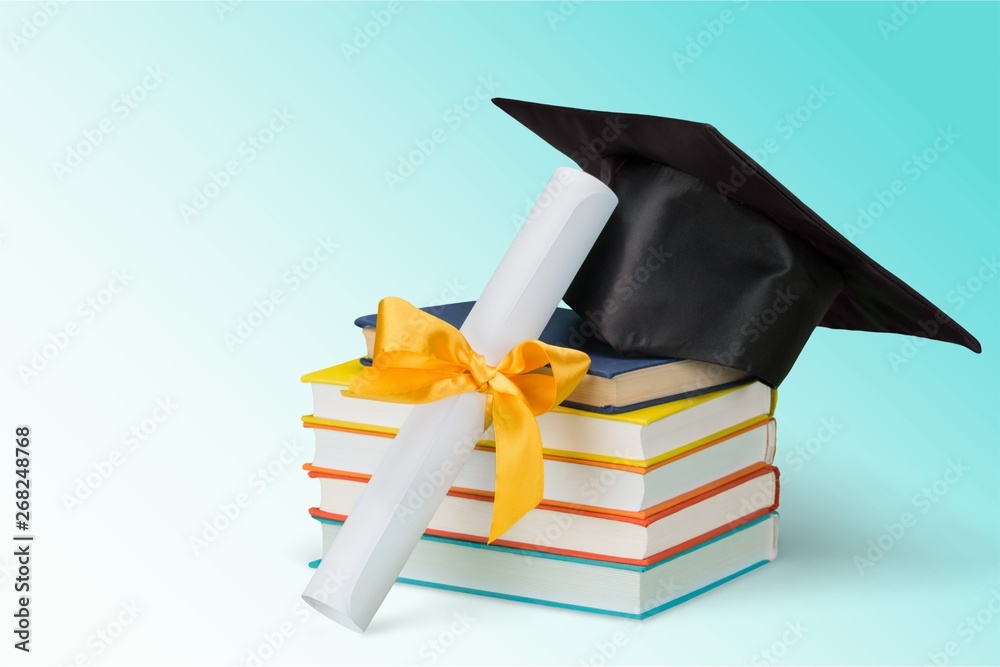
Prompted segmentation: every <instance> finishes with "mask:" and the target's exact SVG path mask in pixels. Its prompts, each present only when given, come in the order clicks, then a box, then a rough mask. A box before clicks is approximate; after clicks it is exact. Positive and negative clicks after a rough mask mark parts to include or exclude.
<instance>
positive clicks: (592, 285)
mask: <svg viewBox="0 0 1000 667" xmlns="http://www.w3.org/2000/svg"><path fill="white" fill-rule="evenodd" d="M494 103H495V104H496V105H497V106H498V107H500V108H501V109H503V110H504V111H505V112H507V113H508V114H510V115H511V116H512V117H513V118H515V119H516V120H518V121H519V122H521V123H522V124H523V125H525V126H526V127H527V128H528V129H530V130H531V131H533V132H535V133H536V134H537V135H538V136H540V137H541V138H542V139H544V140H545V141H547V142H548V143H549V144H551V145H552V146H553V147H555V148H556V149H558V150H560V151H562V152H563V153H565V154H566V155H568V156H569V157H570V158H571V159H573V160H574V161H575V162H576V163H577V164H578V165H579V166H580V168H581V169H583V170H584V171H586V172H588V173H590V174H591V175H593V176H596V177H597V178H600V179H601V180H602V181H604V182H605V183H606V184H607V185H608V186H609V187H610V188H611V189H612V190H613V191H614V192H615V194H616V195H618V198H619V204H618V208H616V209H615V212H614V213H613V214H612V216H611V219H610V221H609V222H608V225H607V227H606V228H605V230H604V232H603V233H602V234H601V236H600V237H599V238H598V240H597V243H596V244H595V245H594V248H593V250H592V251H591V253H590V255H589V256H588V257H587V260H586V261H585V262H584V264H583V266H582V268H581V269H580V271H579V273H578V274H577V276H576V278H575V279H574V281H573V284H572V285H571V286H570V288H569V290H568V291H567V293H566V297H565V301H566V303H567V304H569V305H570V306H571V307H572V308H573V309H574V310H575V311H576V312H577V313H578V314H579V315H580V316H581V317H583V318H584V320H588V321H589V322H591V324H592V325H593V327H594V329H595V331H596V334H597V335H598V336H599V337H600V338H602V339H603V340H605V341H606V342H608V343H610V344H611V346H612V347H614V349H615V350H616V351H618V352H619V353H621V354H625V355H629V354H632V355H650V356H664V357H680V358H686V359H698V360H701V361H707V362H711V363H716V364H720V365H723V366H731V367H734V368H738V369H741V370H744V371H746V372H748V373H750V374H751V375H754V376H756V377H758V378H759V379H761V380H762V381H764V382H765V383H767V384H768V385H770V386H777V385H778V384H780V382H781V381H782V380H783V379H784V377H785V375H787V374H788V371H789V370H790V369H791V367H792V364H793V363H794V362H795V359H796V358H797V357H798V355H799V352H800V351H801V350H802V347H803V346H804V345H805V342H806V340H808V338H809V335H810V334H811V333H812V331H813V329H814V328H815V327H816V326H824V327H829V328H833V329H853V330H859V331H875V332H887V333H902V334H908V335H919V336H925V337H928V338H933V339H937V340H942V341H948V342H951V343H957V344H959V345H964V346H965V347H967V348H969V349H970V350H973V351H975V352H979V351H981V347H980V345H979V342H978V341H977V340H976V339H975V338H974V337H973V336H972V335H971V334H970V333H969V332H967V331H966V330H965V329H963V328H962V327H961V326H960V325H959V324H958V323H956V322H955V321H954V320H952V319H951V318H950V317H948V316H947V315H945V314H944V312H942V311H941V310H940V309H939V308H937V307H935V306H934V305H933V304H932V303H930V302H929V301H928V300H927V299H925V298H924V297H922V296H921V295H920V294H918V293H917V292H916V291H914V289H913V288H911V287H910V286H909V285H907V284H906V283H904V282H903V281H901V280H900V279H899V278H897V277H896V276H894V275H893V274H891V273H890V272H889V271H887V270H886V269H884V268H882V267H881V266H880V265H878V264H877V263H875V262H874V261H873V260H872V259H870V258H869V257H868V256H867V255H865V254H864V253H863V252H861V250H859V249H858V248H857V247H855V246H854V244H852V243H851V242H850V241H848V240H847V239H846V238H844V237H843V236H842V235H841V234H840V233H838V232H837V231H836V230H835V229H833V228H832V227H831V226H830V225H829V224H828V223H826V222H825V221H824V220H823V219H822V218H820V217H819V216H818V215H817V214H816V213H815V212H813V211H812V210H811V209H809V207H807V206H806V205H805V204H803V203H802V202H801V201H799V199H798V198H797V197H795V195H793V194H792V193H791V192H789V191H788V190H787V189H786V188H785V187H784V186H782V185H781V184H780V183H779V182H778V181H777V180H775V179H774V177H773V176H771V175H770V174H768V173H767V172H766V171H764V170H763V169H762V168H761V167H760V166H759V165H758V164H757V163H756V162H754V161H753V160H752V159H751V158H750V157H748V156H747V155H746V154H745V153H744V152H743V151H741V150H740V149H739V148H737V147H736V146H735V145H734V144H733V143H732V142H730V141H729V140H728V139H726V138H725V137H724V136H722V135H721V134H720V133H719V131H718V130H716V129H715V128H714V127H712V126H711V125H708V124H705V123H694V122H691V121H685V120H677V119H673V118H659V117H656V116H645V115H637V114H618V113H607V112H600V111H586V110H582V109H571V108H566V107H556V106H549V105H544V104H534V103H530V102H520V101H516V100H507V99H495V100H494Z"/></svg>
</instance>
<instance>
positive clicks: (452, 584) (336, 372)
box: [302, 303, 778, 618]
mask: <svg viewBox="0 0 1000 667" xmlns="http://www.w3.org/2000/svg"><path fill="white" fill-rule="evenodd" d="M471 307H472V303H460V304H451V305H446V306H438V307H436V308H430V309H426V310H428V312H430V313H431V314H433V315H435V316H437V317H440V318H441V319H443V320H445V321H447V322H449V323H451V324H453V325H455V326H456V327H458V326H461V324H462V322H463V321H464V319H465V317H466V315H467V314H468V312H469V310H470V309H471ZM356 324H357V325H358V326H359V327H360V328H361V329H362V331H363V333H364V336H365V339H366V340H367V342H368V356H367V357H365V358H363V359H361V360H354V361H349V362H347V363H343V364H340V365H338V366H333V367H331V368H326V369H323V370H320V371H316V372H314V373H310V374H308V375H306V376H304V377H303V378H302V381H303V382H307V383H311V384H312V389H313V400H314V408H313V414H312V415H308V416H306V417H303V422H304V425H305V426H306V427H307V428H310V429H313V431H314V433H315V436H316V456H315V458H314V460H313V462H312V463H311V464H307V465H306V466H305V468H306V470H307V471H308V473H309V476H310V477H313V478H315V479H317V480H319V482H320V489H321V500H320V504H319V506H318V507H314V508H312V509H310V510H309V511H310V514H311V515H312V517H313V518H314V519H316V520H317V521H318V522H319V523H320V524H321V525H322V531H323V551H324V553H325V551H326V549H327V548H328V547H329V545H330V543H331V542H332V541H333V539H334V538H335V537H336V535H337V532H338V530H339V529H340V526H341V525H342V524H343V522H344V521H345V519H346V518H347V516H348V515H350V513H351V509H352V508H353V507H354V504H355V502H357V499H358V497H359V496H360V495H361V493H362V491H363V490H364V488H365V484H366V483H367V481H368V480H369V479H370V477H371V475H372V473H373V472H374V471H375V468H376V466H377V465H378V464H379V462H380V461H381V459H382V457H383V456H384V455H385V454H386V452H388V451H390V449H391V447H392V444H393V437H394V435H395V434H396V432H397V431H398V429H399V427H400V425H401V424H402V423H403V420H404V419H405V418H406V416H407V415H408V414H409V411H410V410H411V409H412V406H409V405H404V404H398V403H386V402H380V401H372V400H366V399H360V398H348V397H345V396H343V395H342V394H341V390H343V389H344V388H345V387H347V386H348V385H349V384H350V383H351V381H352V380H353V379H354V377H355V376H356V375H357V374H358V373H359V372H360V370H361V368H362V365H363V364H365V363H370V356H371V349H372V345H373V343H374V332H375V316H374V315H370V316H366V317H362V318H359V319H358V320H357V321H356ZM585 331H587V327H586V326H585V325H584V323H583V322H581V320H580V318H579V317H578V316H577V315H576V314H575V313H573V311H570V310H567V309H559V310H557V311H556V313H555V315H554V316H553V318H552V320H551V321H550V322H549V325H548V326H547V327H546V328H545V331H544V332H543V333H542V335H541V336H540V339H541V340H542V341H544V342H546V343H550V344H553V345H560V346H564V347H574V348H577V349H582V350H583V351H584V352H586V353H587V354H588V355H589V356H590V358H591V367H590V371H589V373H588V375H587V377H586V378H585V379H584V380H583V381H582V382H581V383H580V385H579V386H578V387H577V388H576V390H575V391H574V392H573V393H572V394H571V395H570V396H569V398H568V399H567V400H566V401H565V402H564V403H563V404H562V405H560V406H558V407H556V408H555V409H553V410H552V411H551V412H548V413H546V414H544V415H541V416H540V417H538V426H539V430H540V431H541V436H542V445H543V448H544V456H545V464H544V466H545V490H544V493H543V500H542V503H541V504H540V505H539V506H538V507H537V508H536V509H534V510H532V511H531V512H529V513H528V514H527V515H525V516H524V517H523V518H522V519H521V520H520V521H519V522H518V523H517V524H516V525H515V526H514V527H513V528H511V529H510V530H509V531H508V532H507V533H506V534H504V535H503V536H502V537H501V538H500V539H498V540H496V541H495V542H493V543H492V544H490V545H487V544H486V541H487V536H488V535H489V529H490V522H491V518H492V514H493V491H494V481H495V450H494V443H493V442H492V441H491V438H492V429H490V430H488V431H487V432H486V434H485V435H484V436H483V440H482V441H480V442H479V443H478V444H477V446H476V448H475V450H474V451H473V452H472V454H471V455H470V457H469V460H468V462H467V464H466V465H465V466H464V467H463V468H462V470H461V472H460V473H459V475H458V477H457V479H456V480H455V484H454V486H452V488H451V489H450V491H449V493H448V495H447V497H446V498H445V500H444V502H443V503H442V504H441V506H440V508H439V509H438V511H437V513H436V514H435V515H434V518H433V520H432V521H431V524H430V527H429V528H428V529H427V531H426V533H425V534H424V539H422V540H421V541H420V543H419V544H418V546H417V548H416V549H415V551H414V552H413V555H412V556H411V557H410V559H409V561H408V562H407V564H406V566H405V568H404V569H403V572H402V574H401V576H400V579H399V580H400V581H403V582H406V583H412V584H419V585H423V586H431V587H434V588H442V589H448V590H455V591H462V592H466V593H475V594H479V595H488V596H493V597H499V598H508V599H513V600H518V601H523V602H534V603H539V604H546V605H553V606H559V607H568V608H573V609H580V610H585V611H593V612H601V613H606V614H613V615H617V616H625V617H629V618H645V617H647V616H650V615H652V614H655V613H657V612H660V611H663V610H664V609H667V608H669V607H671V606H673V605H676V604H678V603H680V602H683V601H685V600H688V599H690V598H692V597H694V596H696V595H698V594H700V593H703V592H705V591H708V590H710V589H712V588H714V587H716V586H718V585H720V584H722V583H725V582H726V581H729V580H730V579H733V578H735V577H738V576H739V575H741V574H744V573H746V572H749V571H751V570H753V569H755V568H757V567H759V566H761V565H764V564H765V563H768V562H770V561H771V560H773V559H774V557H775V554H776V546H777V527H778V517H777V514H776V513H775V510H776V509H777V507H778V471H777V469H776V468H774V466H772V465H771V463H772V461H773V459H774V447H775V423H774V419H773V418H772V415H773V412H774V402H775V393H774V391H773V390H771V389H770V388H768V387H767V386H765V385H763V384H761V383H759V382H756V381H754V380H753V379H751V378H749V377H747V376H745V375H744V374H742V373H740V372H739V371H734V370H732V369H729V368H724V367H721V366H715V365H712V364H708V363H704V362H698V361H691V360H677V359H662V358H639V357H627V358H626V357H621V356H618V355H616V354H615V353H614V351H613V350H612V349H611V348H610V347H608V346H607V345H605V344H603V343H601V342H600V341H597V340H595V339H593V338H592V337H590V338H588V337H587V336H586V335H585ZM428 483H429V484H431V483H432V480H428ZM412 496H413V497H412V498H408V499H407V501H406V503H405V504H404V506H403V507H400V508H399V509H398V511H399V512H400V513H401V515H405V513H406V512H407V507H406V506H405V505H406V504H409V505H410V507H411V508H416V507H419V506H420V504H421V503H422V502H423V498H422V497H421V496H420V495H419V493H416V492H415V493H413V494H412ZM317 563H318V561H316V562H314V563H313V565H314V566H315V565H316V564H317Z"/></svg>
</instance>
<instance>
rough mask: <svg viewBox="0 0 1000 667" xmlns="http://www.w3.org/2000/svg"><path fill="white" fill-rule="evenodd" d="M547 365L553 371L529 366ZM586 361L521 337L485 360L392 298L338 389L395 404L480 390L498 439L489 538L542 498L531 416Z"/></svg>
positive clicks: (564, 390) (568, 386) (566, 390)
mask: <svg viewBox="0 0 1000 667" xmlns="http://www.w3.org/2000/svg"><path fill="white" fill-rule="evenodd" d="M544 366H551V369H552V374H551V375H549V374H547V373H533V372H532V371H534V370H537V369H539V368H542V367H544ZM589 367H590V358H589V357H588V356H587V355H586V354H585V353H583V352H580V351H579V350H571V349H567V348H563V347H556V346H554V345H548V344H546V343H543V342H541V341H538V340H526V341H524V342H522V343H519V344H517V345H516V346H515V347H514V349H512V350H511V351H510V352H508V353H507V356H505V357H504V358H503V360H502V361H501V362H500V364H499V365H498V366H495V367H494V366H489V365H487V363H486V360H485V359H484V358H483V356H482V355H481V354H479V353H477V352H476V351H475V350H473V349H472V346H470V345H469V343H468V341H466V340H465V336H463V335H462V333H461V332H460V331H459V330H458V329H456V328H455V327H453V326H451V325H450V324H448V323H447V322H444V321H443V320H440V319H438V318H437V317H434V316H433V315H429V314H428V313H425V312H424V311H422V310H420V309H419V308H416V307H414V306H413V305H411V304H410V303H408V302H406V301H404V300H402V299H398V298H396V297H388V298H385V299H382V301H381V302H379V305H378V320H377V322H376V327H375V350H374V352H373V354H372V365H371V366H370V367H368V368H365V369H363V370H362V371H361V373H360V374H359V375H358V376H357V378H355V380H354V382H352V383H351V386H350V387H348V388H347V389H346V390H345V391H344V392H343V393H344V395H346V396H357V397H361V398H370V399H375V400H379V401H389V402H393V403H430V402H431V401H437V400H440V399H442V398H446V397H448V396H455V395H457V394H464V393H465V392H469V391H478V392H481V393H485V394H486V395H487V403H486V425H487V426H489V424H490V423H491V422H492V423H493V430H494V434H495V437H494V439H495V440H496V458H497V471H496V496H495V498H494V506H493V523H492V525H491V526H490V537H489V541H490V542H492V541H493V540H495V539H497V538H498V537H500V536H501V535H503V534H504V533H505V532H507V530H508V529H510V527H511V526H513V525H514V524H515V523H517V521H518V519H520V518H521V517H522V516H524V515H525V514H527V513H528V512H529V511H530V510H532V509H534V508H535V507H536V506H537V505H538V503H539V502H541V500H542V491H543V489H544V468H543V461H542V436H541V434H540V433H539V431H538V422H537V421H535V416H536V415H540V414H543V413H545V412H548V411H549V410H551V409H552V408H553V407H555V406H556V405H558V404H560V403H562V402H563V400H565V399H566V397H567V396H569V394H570V392H572V391H573V389H574V388H575V387H576V385H578V384H579V383H580V380H582V379H583V377H584V376H585V375H586V374H587V369H588V368H589Z"/></svg>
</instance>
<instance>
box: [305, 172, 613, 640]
mask: <svg viewBox="0 0 1000 667" xmlns="http://www.w3.org/2000/svg"><path fill="white" fill-rule="evenodd" d="M617 204H618V198H617V197H615V195H614V193H613V192H611V190H610V189H608V187H607V186H605V185H604V184H603V183H601V182H600V181H599V180H597V179H596V178H594V177H593V176H590V175H588V174H585V173H583V172H582V171H578V170H576V169H568V168H559V169H557V170H556V172H555V173H554V174H553V175H552V178H551V179H550V180H549V183H548V185H547V186H546V187H545V190H544V191H543V193H542V196H541V197H540V198H539V200H538V202H537V203H536V204H535V207H534V208H533V209H532V212H531V214H530V215H529V216H528V218H527V221H526V222H525V224H524V226H523V227H522V228H521V230H520V231H519V232H518V234H517V236H516V237H515V238H514V242H513V243H512V244H511V246H510V249H509V250H507V254H506V255H504V258H503V260H502V261H501V262H500V266H499V267H497V270H496V272H495V273H494V274H493V277H492V278H490V281H489V283H487V285H486V288H485V289H484V290H483V293H482V295H481V296H480V297H479V300H478V301H477V302H476V305H475V306H474V307H473V308H472V312H470V313H469V316H468V318H467V319H466V320H465V324H464V325H463V326H462V333H463V334H464V335H465V337H466V339H467V340H468V341H469V344H470V345H471V346H472V348H473V349H474V350H476V351H478V352H479V353H480V354H482V355H483V356H484V357H486V362H487V363H488V364H490V365H496V364H498V363H499V362H500V360H501V359H502V358H503V357H504V355H506V354H507V352H509V351H510V349H511V348H512V347H514V346H515V345H517V344H518V343H520V342H521V341H523V340H527V339H531V338H537V337H538V336H539V335H540V334H541V332H542V329H543V328H544V327H545V324H546V323H547V322H548V321H549V318H550V317H552V313H553V311H554V310H555V309H556V306H558V305H559V301H560V300H561V299H562V296H563V294H564V293H565V292H566V289H567V288H568V287H569V284H570V282H571V281H572V279H573V277H574V276H575V275H576V272H577V271H578V270H579V268H580V265H581V264H582V263H583V260H584V259H585V258H586V256H587V253H589V252H590V248H591V246H593V244H594V241H596V240H597V236H598V234H600V232H601V230H602V229H603V228H604V225H605V223H606V222H607V220H608V217H609V216H610V215H611V212H612V211H613V210H614V208H615V206H616V205H617ZM485 409H486V398H485V395H483V394H480V393H476V392H471V393H467V394H462V395H459V396H453V397H450V398H446V399H443V400H440V401H436V402H434V403H428V404H424V405H417V406H414V408H413V410H412V412H411V413H410V415H409V417H407V419H406V421H405V422H403V425H402V427H401V428H400V429H399V434H398V435H397V436H396V438H395V440H394V441H393V444H392V446H391V447H390V448H389V451H388V452H387V453H386V455H385V458H384V459H383V460H382V463H381V464H380V465H379V466H378V468H377V469H376V470H375V474H374V475H372V478H371V481H370V482H369V483H368V485H367V487H366V488H365V490H364V493H362V495H361V497H360V498H359V499H358V502H357V504H356V505H355V506H354V509H353V511H352V512H351V514H350V516H349V517H348V519H347V521H346V522H345V523H344V526H343V527H342V528H341V529H340V533H339V534H338V535H337V539H336V540H335V541H334V542H333V544H332V545H331V546H330V549H329V550H328V551H327V552H326V555H325V556H324V557H323V560H322V562H321V563H320V566H319V569H318V570H317V571H316V573H315V574H314V575H313V578H312V580H311V581H310V582H309V585H308V586H307V587H306V589H305V591H304V592H303V594H302V598H303V599H304V600H305V601H306V602H307V603H309V604H310V605H312V606H313V607H315V608H316V609H317V610H319V611H320V612H321V613H323V614H324V615H326V616H328V617H329V618H331V619H333V620H334V621H336V622H337V623H340V624H341V625H343V626H346V627H348V628H351V629H352V630H355V631H358V632H363V631H364V630H365V629H366V628H367V627H368V624H369V623H370V622H371V620H372V617H373V616H374V615H375V612H376V611H378V608H379V606H380V605H381V604H382V601H383V600H384V599H385V596H386V595H387V594H388V593H389V589H390V588H391V587H392V584H393V582H394V581H395V580H396V577H398V576H399V573H400V571H401V570H402V569H403V565H404V564H405V563H406V560H407V559H408V558H409V556H410V554H411V553H412V551H413V549H414V547H415V546H416V545H417V541H418V540H419V539H420V536H421V535H422V534H423V532H424V531H425V530H426V529H427V526H428V525H429V524H430V520H431V517H432V516H433V515H434V512H436V511H437V509H438V506H439V505H440V504H441V501H442V500H443V499H444V496H445V495H446V494H447V492H448V489H449V488H450V487H451V484H452V482H453V481H454V479H455V476H456V475H457V474H458V471H459V469H460V468H461V467H462V465H464V464H465V461H466V459H467V458H468V456H469V453H470V452H471V451H472V449H473V447H475V445H476V442H477V441H478V440H479V438H480V437H481V436H482V434H483V419H484V414H485ZM413 497H416V498H420V499H421V501H422V503H415V502H413V501H412V498H413ZM407 500H410V502H406V501H407ZM414 505H417V507H416V508H414V507H413V506H414Z"/></svg>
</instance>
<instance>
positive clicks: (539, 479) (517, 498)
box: [488, 392, 545, 542]
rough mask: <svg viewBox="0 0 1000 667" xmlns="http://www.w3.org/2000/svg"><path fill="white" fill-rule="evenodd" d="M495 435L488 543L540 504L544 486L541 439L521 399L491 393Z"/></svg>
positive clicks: (526, 405) (509, 395) (536, 425)
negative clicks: (494, 482)
mask: <svg viewBox="0 0 1000 667" xmlns="http://www.w3.org/2000/svg"><path fill="white" fill-rule="evenodd" d="M493 428H494V433H495V434H496V442H497V448H496V458H497V475H496V497H495V499H494V503H493V523H492V525H491V526H490V537H489V540H488V541H489V542H493V540H496V539H497V538H499V537H501V536H502V535H503V534H504V533H506V532H507V531H508V530H510V528H511V527H512V526H513V525H514V524H515V523H517V522H518V520H519V519H520V518H521V517H523V516H524V515H525V514H527V513H528V512H530V511H531V510H533V509H534V508H535V507H536V506H537V505H538V503H540V502H541V501H542V491H543V490H544V487H545V481H544V475H545V471H544V461H543V459H542V436H541V433H540V432H539V430H538V422H537V421H535V416H534V415H533V414H532V413H531V408H530V407H529V406H528V404H527V403H526V402H525V401H524V399H523V398H522V397H521V396H518V395H515V394H508V393H506V392H494V393H493Z"/></svg>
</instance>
